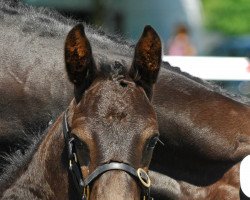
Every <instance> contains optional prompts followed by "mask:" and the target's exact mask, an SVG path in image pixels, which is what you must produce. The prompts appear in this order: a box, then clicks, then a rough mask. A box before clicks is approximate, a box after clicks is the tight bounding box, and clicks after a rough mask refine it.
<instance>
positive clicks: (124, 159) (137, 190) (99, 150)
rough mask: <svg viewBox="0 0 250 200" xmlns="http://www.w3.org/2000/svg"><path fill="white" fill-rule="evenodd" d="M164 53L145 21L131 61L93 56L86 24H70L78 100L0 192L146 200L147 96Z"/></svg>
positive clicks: (152, 129)
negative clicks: (98, 58) (98, 60)
mask: <svg viewBox="0 0 250 200" xmlns="http://www.w3.org/2000/svg"><path fill="white" fill-rule="evenodd" d="M161 51H162V50H161V41H160V38H159V37H158V35H157V33H156V32H155V31H154V30H153V29H152V28H151V27H150V26H147V27H145V29H144V32H143V34H142V36H141V38H140V40H139V42H138V43H137V45H136V47H135V55H134V59H133V63H132V66H131V67H129V66H126V64H127V63H125V62H123V63H120V62H118V61H117V60H116V59H115V60H113V59H112V58H110V57H109V58H106V59H103V61H101V62H96V60H95V55H94V54H92V50H91V46H90V43H89V41H88V39H87V37H86V35H85V32H84V27H83V25H82V24H79V25H77V26H75V27H74V28H73V29H72V30H71V31H70V32H69V34H68V36H67V39H66V44H65V62H66V69H67V73H68V76H69V79H70V81H71V82H72V83H74V96H75V98H74V100H73V101H72V103H71V104H70V106H69V107H68V109H67V111H66V112H65V113H64V117H62V116H61V117H59V119H57V120H56V122H55V123H54V124H53V126H52V127H51V128H50V129H49V130H48V132H47V133H46V134H45V135H44V137H42V139H41V140H40V142H39V144H37V150H33V155H32V156H31V157H30V159H29V161H26V163H24V166H23V167H21V168H19V169H18V171H17V172H14V173H15V176H14V177H13V172H12V173H11V174H9V175H11V176H12V180H11V181H10V180H9V179H8V178H9V177H6V178H5V179H3V180H2V183H0V188H1V189H0V198H1V199H2V200H4V199H30V200H31V199H32V200H33V199H82V198H81V197H83V199H93V200H94V199H102V200H105V199H106V200H108V199H117V200H119V199H120V200H122V199H124V200H125V199H126V200H128V199H131V200H132V199H140V197H141V193H142V197H143V198H144V199H145V198H146V199H150V193H149V188H148V187H149V186H150V179H149V178H148V175H147V173H146V171H148V167H149V163H150V160H151V157H152V153H153V149H154V146H155V144H156V142H157V140H158V136H159V132H158V124H157V119H156V113H155V112H154V109H153V106H152V105H151V104H150V99H151V97H152V88H153V85H154V83H155V82H156V79H157V75H158V72H159V69H160V63H161ZM128 69H129V70H128ZM65 144H66V145H65ZM65 146H66V147H65ZM66 166H68V167H69V171H70V172H71V173H69V174H68V171H67V167H66ZM8 173H10V172H8ZM82 177H83V179H82ZM110 180H112V181H110ZM72 188H75V191H74V190H73V189H72ZM84 190H86V192H85V191H84Z"/></svg>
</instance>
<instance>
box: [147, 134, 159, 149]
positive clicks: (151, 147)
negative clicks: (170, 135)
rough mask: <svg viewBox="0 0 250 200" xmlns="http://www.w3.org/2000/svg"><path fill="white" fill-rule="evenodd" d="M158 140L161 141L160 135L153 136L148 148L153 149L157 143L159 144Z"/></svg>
mask: <svg viewBox="0 0 250 200" xmlns="http://www.w3.org/2000/svg"><path fill="white" fill-rule="evenodd" d="M158 141H159V137H158V136H154V137H152V138H151V139H150V140H149V142H148V149H153V148H154V147H155V145H156V144H157V142H158Z"/></svg>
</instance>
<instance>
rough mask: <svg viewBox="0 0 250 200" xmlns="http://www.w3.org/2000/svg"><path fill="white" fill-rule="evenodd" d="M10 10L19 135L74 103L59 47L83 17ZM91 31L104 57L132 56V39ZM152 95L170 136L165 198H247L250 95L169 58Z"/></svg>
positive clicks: (6, 116)
mask: <svg viewBox="0 0 250 200" xmlns="http://www.w3.org/2000/svg"><path fill="white" fill-rule="evenodd" d="M2 13H3V14H4V16H5V17H3V19H4V20H3V21H1V23H3V24H4V25H3V27H4V29H0V31H1V30H5V31H4V32H2V33H1V34H0V38H1V45H2V46H3V48H2V49H3V51H2V52H1V55H2V56H1V58H2V59H1V60H0V62H1V67H2V68H1V70H2V71H1V73H0V74H1V84H0V87H1V90H0V92H1V96H4V98H1V120H2V121H3V122H4V123H1V125H2V126H3V128H2V129H1V130H5V132H4V133H9V134H13V135H14V136H16V135H18V134H19V131H20V130H22V129H23V130H25V131H26V132H27V130H28V129H29V128H30V127H32V129H35V128H36V127H37V122H41V123H42V124H44V127H45V126H46V124H47V123H49V121H50V120H51V118H55V116H57V115H58V113H59V112H61V111H63V110H64V109H66V105H67V104H68V102H69V99H70V98H71V94H72V91H73V90H72V88H71V87H70V86H69V85H67V84H65V82H63V81H62V80H63V78H62V79H61V78H60V77H62V76H63V74H62V70H61V69H62V65H63V58H62V57H61V56H62V55H63V53H59V52H60V50H61V49H62V44H63V40H64V35H66V32H68V30H69V29H70V27H71V26H72V24H74V23H75V22H72V21H70V20H68V19H64V18H61V17H59V16H58V15H55V16H52V14H49V15H48V13H47V11H46V13H44V11H41V10H40V11H37V10H35V12H34V10H33V9H27V8H25V9H23V8H22V7H20V8H12V7H9V6H4V11H2ZM46 14H47V15H46ZM53 15H54V14H53ZM20 19H22V20H21V21H20ZM13 30H14V31H13ZM86 32H87V35H88V36H89V39H90V41H91V44H93V45H92V47H93V52H94V53H95V54H98V56H97V57H96V58H97V59H100V58H102V57H103V56H105V52H106V54H107V52H108V54H109V57H110V58H115V57H116V58H117V59H118V60H120V61H121V60H124V61H125V62H127V63H131V62H132V57H133V56H132V52H133V48H132V47H131V45H130V44H129V43H126V42H123V41H121V40H120V39H119V38H112V37H109V36H107V35H103V34H102V33H100V32H98V31H94V30H92V29H91V28H87V30H86ZM6 41H7V42H6ZM52 44H53V45H52ZM10 47H12V48H10ZM20 47H21V48H20ZM54 52H58V53H56V55H55V54H54ZM44 58H46V59H44ZM46 72H47V74H46ZM46 75H48V76H46ZM55 77H56V78H55ZM13 91H15V94H14V95H13ZM61 91H63V92H61ZM152 103H153V105H154V106H155V109H156V113H157V117H158V121H159V129H160V134H161V136H160V137H161V140H162V141H164V143H165V146H161V145H159V146H157V148H156V151H155V154H154V156H153V160H152V166H151V167H152V169H154V170H155V171H157V173H156V172H152V173H151V176H152V179H154V180H153V181H154V183H155V184H153V192H154V191H156V195H157V196H158V197H159V196H160V197H161V198H163V199H166V198H172V199H181V198H183V199H185V198H186V199H195V198H197V199H209V198H210V199H214V198H215V197H216V196H218V197H219V198H220V196H222V197H221V198H220V199H223V198H224V199H228V198H229V196H232V195H233V196H232V198H234V199H239V180H238V168H237V167H238V165H239V164H238V163H239V162H240V160H242V158H243V157H245V156H246V155H247V154H249V153H250V150H249V148H250V147H249V135H250V129H249V128H250V127H249V126H250V125H249V123H248V119H249V117H250V111H249V105H248V103H249V100H248V99H244V98H240V97H234V96H233V95H230V94H227V93H226V92H224V91H222V90H220V89H219V88H218V87H216V86H213V85H211V84H210V83H207V82H205V81H202V80H200V79H198V78H194V77H191V76H190V75H188V74H185V73H182V72H180V71H179V70H178V69H176V68H173V67H171V66H170V65H168V64H162V66H161V71H160V74H159V80H158V82H157V83H156V85H155V89H154V96H153V99H152ZM41 113H42V114H41ZM4 128H5V129H4ZM42 128H43V127H42ZM12 138H14V137H7V139H8V140H11V139H12ZM5 141H6V140H5ZM12 142H13V141H12ZM12 144H13V143H12ZM232 177H233V178H232ZM230 191H231V192H232V193H233V194H230ZM160 197H159V198H160Z"/></svg>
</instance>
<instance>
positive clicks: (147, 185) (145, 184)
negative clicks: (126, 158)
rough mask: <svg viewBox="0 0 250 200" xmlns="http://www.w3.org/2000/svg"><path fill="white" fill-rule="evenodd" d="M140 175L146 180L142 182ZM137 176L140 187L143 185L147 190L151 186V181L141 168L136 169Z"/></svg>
mask: <svg viewBox="0 0 250 200" xmlns="http://www.w3.org/2000/svg"><path fill="white" fill-rule="evenodd" d="M142 174H144V176H145V177H146V178H147V180H143V178H142ZM137 175H138V178H139V180H140V181H141V183H142V185H144V186H145V187H146V188H149V187H150V185H151V180H150V178H149V176H148V174H147V173H146V172H145V171H144V170H143V169H142V168H138V169H137Z"/></svg>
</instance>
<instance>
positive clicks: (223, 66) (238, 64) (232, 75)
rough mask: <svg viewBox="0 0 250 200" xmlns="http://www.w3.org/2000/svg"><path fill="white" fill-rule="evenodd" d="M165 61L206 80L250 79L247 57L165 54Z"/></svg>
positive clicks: (249, 63)
mask: <svg viewBox="0 0 250 200" xmlns="http://www.w3.org/2000/svg"><path fill="white" fill-rule="evenodd" d="M163 61H167V62H169V63H170V64H171V65H172V66H176V67H180V68H181V70H182V71H184V72H187V73H189V74H191V75H193V76H196V77H200V78H202V79H206V80H224V81H241V80H242V81H250V62H249V60H248V59H247V58H245V57H209V56H207V57H205V56H204V57H203V56H163Z"/></svg>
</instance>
